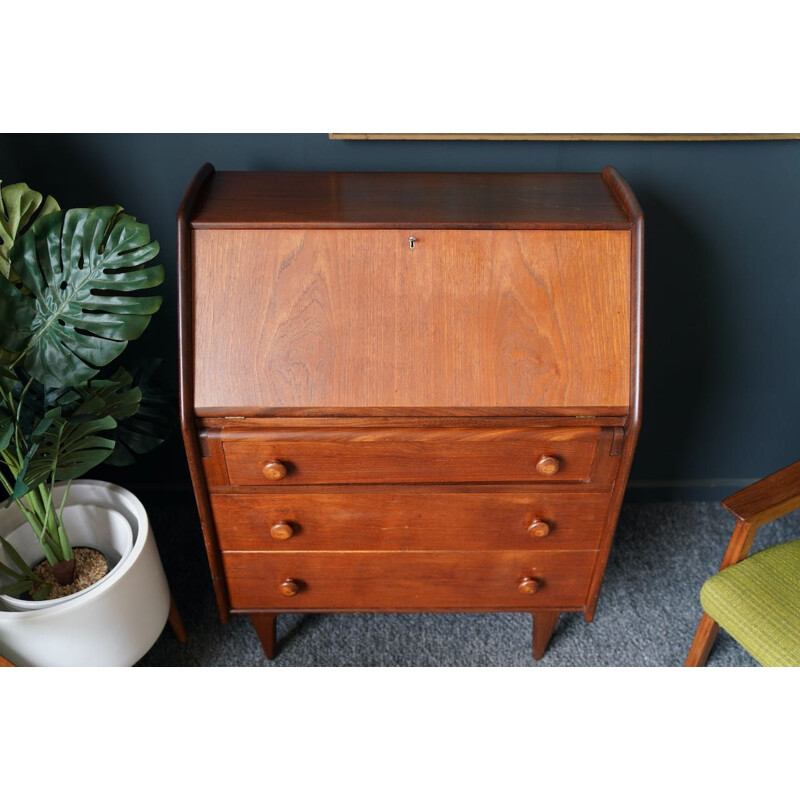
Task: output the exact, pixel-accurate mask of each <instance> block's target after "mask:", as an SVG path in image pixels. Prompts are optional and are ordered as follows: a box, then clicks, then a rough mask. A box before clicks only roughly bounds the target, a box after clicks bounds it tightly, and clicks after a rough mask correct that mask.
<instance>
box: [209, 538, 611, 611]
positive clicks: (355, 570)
mask: <svg viewBox="0 0 800 800" xmlns="http://www.w3.org/2000/svg"><path fill="white" fill-rule="evenodd" d="M596 555H597V554H596V553H594V552H587V551H574V552H561V551H558V552H555V551H547V552H538V553H531V552H517V551H503V552H495V553H491V552H473V553H464V552H461V553H418V552H417V553H386V552H382V553H314V554H312V553H242V552H234V553H231V552H223V554H222V558H223V563H224V566H225V572H226V574H227V578H228V587H229V591H230V599H231V607H232V608H233V609H236V610H247V609H265V610H278V611H289V610H291V609H307V610H312V609H313V610H337V609H340V610H405V609H407V610H423V609H437V610H438V609H451V608H452V609H459V608H470V609H475V610H479V609H485V610H495V609H497V610H499V609H518V610H519V609H528V608H530V609H536V608H548V607H560V608H576V609H577V608H580V607H582V606H583V605H584V603H585V600H586V595H587V591H588V587H589V579H590V576H591V571H592V567H593V565H594V561H595V557H596ZM531 586H534V588H536V589H538V590H537V591H536V592H535V593H533V594H531V593H528V592H527V591H525V590H526V589H527V590H530V587H531ZM290 591H296V594H294V595H293V596H286V594H285V592H290Z"/></svg>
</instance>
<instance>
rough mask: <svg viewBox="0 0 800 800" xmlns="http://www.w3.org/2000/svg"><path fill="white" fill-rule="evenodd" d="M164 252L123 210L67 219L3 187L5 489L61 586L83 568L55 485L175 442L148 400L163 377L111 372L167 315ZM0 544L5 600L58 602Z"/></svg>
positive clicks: (0, 294) (0, 417)
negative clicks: (161, 289) (158, 261)
mask: <svg viewBox="0 0 800 800" xmlns="http://www.w3.org/2000/svg"><path fill="white" fill-rule="evenodd" d="M158 252H159V245H158V242H155V241H151V240H150V232H149V229H148V227H147V225H144V224H142V223H139V222H137V221H136V219H135V218H134V217H131V216H129V215H127V214H124V213H123V211H122V208H120V207H119V206H100V207H96V208H74V209H70V210H68V211H64V210H62V209H60V208H59V206H58V204H57V203H56V202H55V200H53V199H52V198H51V197H47V198H43V196H42V195H41V194H39V193H38V192H35V191H33V190H31V189H30V188H29V187H28V186H27V185H25V184H23V183H18V184H14V185H12V186H7V187H2V186H0V482H2V485H3V487H4V488H5V490H6V492H7V494H8V502H13V503H16V504H17V506H18V507H19V509H20V510H21V511H22V513H23V515H24V517H25V519H26V520H27V521H28V523H29V524H30V526H31V527H32V528H33V531H34V533H35V535H36V537H37V539H38V543H39V545H40V547H41V551H42V556H43V558H46V559H47V561H48V562H49V564H50V565H51V567H52V569H53V573H54V575H55V579H56V581H57V582H58V583H62V584H69V583H71V582H72V581H73V579H74V568H75V559H74V557H73V550H72V547H71V545H70V541H69V536H68V533H67V531H66V530H65V529H64V524H63V509H64V506H65V502H66V497H67V494H64V496H63V499H62V500H61V502H60V503H59V504H58V505H57V504H56V503H54V500H53V490H54V488H55V486H56V482H68V483H67V486H69V482H71V481H73V480H74V479H76V478H78V477H80V476H82V475H84V474H85V473H86V472H87V471H88V470H89V469H91V468H92V467H95V466H96V465H98V464H100V463H101V462H103V461H110V462H111V463H117V464H124V463H129V462H131V461H132V460H133V459H134V457H135V455H136V454H139V453H143V452H146V451H148V450H150V449H152V448H153V447H155V446H156V445H157V444H159V443H160V442H161V441H163V438H164V436H165V431H166V427H165V425H166V424H167V423H166V421H165V420H166V412H167V411H168V407H169V404H168V403H167V402H166V401H165V400H164V399H163V396H159V395H158V394H157V393H156V394H154V396H153V398H151V399H149V400H143V389H144V390H145V391H146V390H147V387H148V386H149V384H150V378H151V375H152V371H153V365H152V364H151V365H148V366H145V367H143V368H140V369H138V370H132V372H127V371H126V370H124V369H121V368H116V369H114V368H113V367H110V366H109V365H110V364H111V362H112V361H114V360H115V359H116V358H117V357H118V356H119V355H120V354H121V353H122V351H123V350H124V349H125V347H126V346H127V343H128V342H129V341H130V340H132V339H135V338H137V337H138V336H140V335H141V333H142V332H143V331H144V330H145V328H146V327H147V325H148V323H149V322H150V318H151V316H152V315H153V314H154V313H155V312H156V311H157V310H158V308H159V306H160V305H161V298H160V297H159V296H156V295H153V294H151V293H150V291H149V290H151V289H153V288H154V287H156V286H158V285H159V284H161V282H162V281H163V279H164V270H163V267H161V266H154V265H151V264H149V262H150V261H151V260H152V259H153V258H154V257H155V256H156V255H157V254H158ZM103 368H106V369H105V370H104V369H103ZM68 491H69V489H67V493H68ZM0 543H1V544H2V546H3V548H4V550H5V555H6V558H5V562H6V563H0V570H2V571H3V572H4V573H5V575H6V579H9V578H11V579H12V582H11V583H10V584H9V585H6V586H4V587H3V592H4V593H5V594H9V595H21V594H24V593H26V592H28V593H29V594H30V595H32V596H33V597H34V598H35V599H39V598H41V597H44V596H47V595H48V594H49V593H50V590H51V586H50V585H47V584H42V583H41V579H40V578H37V576H36V575H35V574H34V573H33V571H32V569H31V566H30V565H29V564H27V563H26V562H25V561H24V560H23V559H22V558H21V557H20V556H19V554H18V553H17V552H16V551H15V550H14V549H13V548H12V547H11V545H10V544H9V543H8V542H6V541H4V540H3V539H2V538H0Z"/></svg>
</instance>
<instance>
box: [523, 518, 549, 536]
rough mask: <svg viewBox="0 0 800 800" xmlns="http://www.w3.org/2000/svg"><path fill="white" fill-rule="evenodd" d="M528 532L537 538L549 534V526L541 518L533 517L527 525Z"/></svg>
mask: <svg viewBox="0 0 800 800" xmlns="http://www.w3.org/2000/svg"><path fill="white" fill-rule="evenodd" d="M528 533H529V534H530V535H531V536H535V537H536V538H537V539H541V538H544V537H545V536H549V535H550V526H549V525H548V524H547V523H546V522H545V521H544V520H542V519H535V520H534V521H533V522H531V524H530V525H529V526H528Z"/></svg>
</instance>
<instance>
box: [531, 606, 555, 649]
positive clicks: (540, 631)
mask: <svg viewBox="0 0 800 800" xmlns="http://www.w3.org/2000/svg"><path fill="white" fill-rule="evenodd" d="M560 616H561V612H560V611H536V612H534V613H532V614H531V617H533V657H534V658H535V659H536V660H537V661H538V660H539V659H540V658H541V657H542V656H543V655H544V651H545V650H547V645H548V644H549V643H550V637H551V636H552V635H553V628H555V627H556V622H558V618H559V617H560Z"/></svg>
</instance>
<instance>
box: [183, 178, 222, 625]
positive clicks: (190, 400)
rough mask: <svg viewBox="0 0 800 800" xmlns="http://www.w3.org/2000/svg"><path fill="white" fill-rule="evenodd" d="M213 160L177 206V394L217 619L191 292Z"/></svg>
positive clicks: (217, 579) (218, 577) (217, 561)
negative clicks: (200, 213) (198, 222)
mask: <svg viewBox="0 0 800 800" xmlns="http://www.w3.org/2000/svg"><path fill="white" fill-rule="evenodd" d="M214 172H215V170H214V166H213V164H210V163H206V164H203V166H202V167H200V169H199V170H198V171H197V172H196V173H195V175H194V177H193V178H192V180H191V182H190V183H189V186H188V187H187V189H186V192H185V194H184V196H183V200H182V201H181V204H180V207H179V208H178V215H177V244H178V259H177V261H178V265H177V266H178V287H177V288H178V348H179V353H178V363H179V364H180V367H179V370H178V398H179V403H178V404H179V409H180V421H181V432H182V434H183V443H184V447H185V448H186V458H187V461H188V463H189V472H190V474H191V476H192V486H193V487H194V495H195V500H196V502H197V510H198V513H199V516H200V524H201V527H202V530H203V539H204V540H205V545H206V553H207V555H208V563H209V567H210V568H211V580H212V584H213V587H214V594H215V596H216V600H217V607H218V609H219V616H220V620H221V621H222V622H223V623H224V622H227V621H228V619H229V608H230V604H229V599H228V592H227V589H226V587H225V580H224V572H223V566H222V558H221V554H220V549H219V542H218V540H217V533H216V529H215V528H214V517H213V514H212V512H211V503H210V500H209V497H208V487H207V485H206V480H205V472H204V471H203V465H202V462H201V458H202V454H201V453H200V443H199V439H198V436H197V426H196V423H195V418H194V374H193V373H194V335H193V325H192V323H193V316H194V313H193V292H192V288H193V287H192V231H191V217H192V214H193V213H194V211H195V209H196V207H197V204H198V202H199V200H200V197H201V196H202V194H203V192H204V191H205V190H206V188H207V186H208V184H209V182H210V181H211V180H212V178H213V175H214Z"/></svg>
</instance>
